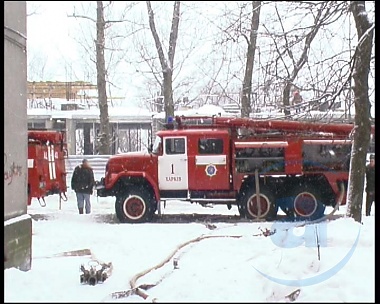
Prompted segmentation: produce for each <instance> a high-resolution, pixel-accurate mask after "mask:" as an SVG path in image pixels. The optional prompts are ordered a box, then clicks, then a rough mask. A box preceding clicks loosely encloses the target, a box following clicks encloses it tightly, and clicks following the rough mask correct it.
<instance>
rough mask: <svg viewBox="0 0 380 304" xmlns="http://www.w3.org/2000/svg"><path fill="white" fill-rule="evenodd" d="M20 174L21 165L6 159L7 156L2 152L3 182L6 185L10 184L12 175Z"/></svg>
mask: <svg viewBox="0 0 380 304" xmlns="http://www.w3.org/2000/svg"><path fill="white" fill-rule="evenodd" d="M21 175H22V166H21V165H19V164H17V163H15V162H14V161H13V162H10V161H8V156H7V154H6V153H5V152H4V182H6V183H7V184H8V185H10V184H12V181H13V177H17V176H21Z"/></svg>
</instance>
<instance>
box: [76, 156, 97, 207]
mask: <svg viewBox="0 0 380 304" xmlns="http://www.w3.org/2000/svg"><path fill="white" fill-rule="evenodd" d="M94 186H95V178H94V172H93V170H92V168H91V166H90V164H89V163H88V160H87V159H84V160H83V161H82V164H81V165H78V166H76V167H75V169H74V173H73V176H72V178H71V189H73V190H74V191H75V193H76V196H77V203H78V210H79V214H83V208H84V207H85V209H86V214H89V213H91V200H90V197H91V194H92V192H93V189H94Z"/></svg>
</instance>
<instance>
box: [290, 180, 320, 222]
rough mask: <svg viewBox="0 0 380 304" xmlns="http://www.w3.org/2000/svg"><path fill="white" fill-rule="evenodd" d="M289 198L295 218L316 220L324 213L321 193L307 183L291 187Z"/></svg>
mask: <svg viewBox="0 0 380 304" xmlns="http://www.w3.org/2000/svg"><path fill="white" fill-rule="evenodd" d="M291 199H292V210H293V211H294V216H295V220H316V219H318V218H321V217H322V216H323V215H324V212H325V209H326V205H325V204H324V203H323V198H322V195H321V194H320V192H319V191H318V189H317V188H316V187H314V186H313V185H311V184H309V183H306V184H303V185H300V186H299V187H297V188H295V189H293V191H292V194H291Z"/></svg>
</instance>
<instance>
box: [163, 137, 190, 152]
mask: <svg viewBox="0 0 380 304" xmlns="http://www.w3.org/2000/svg"><path fill="white" fill-rule="evenodd" d="M185 147H186V146H185V138H167V139H165V153H166V154H185Z"/></svg>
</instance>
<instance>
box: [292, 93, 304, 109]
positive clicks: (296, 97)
mask: <svg viewBox="0 0 380 304" xmlns="http://www.w3.org/2000/svg"><path fill="white" fill-rule="evenodd" d="M301 102H302V96H301V94H300V92H299V91H298V90H296V91H294V93H293V106H294V107H295V108H296V113H300V112H301V106H300V105H299V104H300V103H301Z"/></svg>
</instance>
